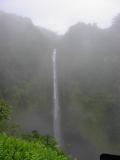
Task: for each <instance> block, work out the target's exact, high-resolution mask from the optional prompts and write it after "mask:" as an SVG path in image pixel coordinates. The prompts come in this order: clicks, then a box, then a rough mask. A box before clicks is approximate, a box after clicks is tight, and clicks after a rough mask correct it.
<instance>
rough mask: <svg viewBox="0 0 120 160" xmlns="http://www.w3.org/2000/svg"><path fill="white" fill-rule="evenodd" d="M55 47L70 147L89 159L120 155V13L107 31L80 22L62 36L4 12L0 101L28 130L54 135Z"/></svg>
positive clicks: (64, 128) (0, 21) (1, 18)
mask: <svg viewBox="0 0 120 160" xmlns="http://www.w3.org/2000/svg"><path fill="white" fill-rule="evenodd" d="M54 48H56V49H57V76H58V91H59V101H60V106H61V126H62V127H61V128H62V133H63V140H64V147H65V149H66V150H67V151H68V152H69V153H71V154H73V155H75V156H79V157H83V158H84V159H88V158H90V157H91V158H93V159H94V158H95V156H96V153H100V152H105V151H106V152H112V153H113V152H114V153H118V152H119V150H120V136H119V135H120V123H119V122H120V116H119V115H120V15H118V16H117V17H116V18H115V19H114V20H113V24H112V25H111V27H109V28H107V29H100V28H98V27H97V25H95V24H94V25H90V24H84V23H78V24H76V25H74V26H72V27H70V29H69V30H68V31H67V32H66V34H65V35H63V36H58V35H56V34H55V33H53V32H51V31H48V30H46V29H44V28H40V27H37V26H34V25H33V24H32V22H31V21H30V20H29V19H28V18H22V17H19V16H16V15H14V14H6V13H3V12H0V98H2V99H4V100H5V101H6V102H8V103H9V104H10V105H11V106H13V110H14V112H13V116H12V119H13V120H14V121H15V122H16V123H18V124H20V125H21V128H23V130H24V131H31V130H38V131H39V132H40V133H42V134H50V135H53V122H52V121H53V113H52V112H53V78H52V74H53V71H52V52H53V49H54ZM86 153H87V154H86Z"/></svg>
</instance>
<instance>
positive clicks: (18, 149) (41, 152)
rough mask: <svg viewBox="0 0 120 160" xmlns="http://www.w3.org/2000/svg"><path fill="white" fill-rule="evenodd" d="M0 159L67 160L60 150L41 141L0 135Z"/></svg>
mask: <svg viewBox="0 0 120 160" xmlns="http://www.w3.org/2000/svg"><path fill="white" fill-rule="evenodd" d="M0 159H1V160H68V159H69V158H68V157H67V156H66V155H65V154H64V153H61V152H58V151H57V150H54V149H53V148H51V147H48V146H46V145H44V144H43V143H41V142H40V141H39V142H37V141H36V142H35V141H31V142H29V141H27V140H22V139H17V138H13V137H8V136H7V135H5V134H4V135H0Z"/></svg>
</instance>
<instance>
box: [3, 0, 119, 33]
mask: <svg viewBox="0 0 120 160" xmlns="http://www.w3.org/2000/svg"><path fill="white" fill-rule="evenodd" d="M0 10H4V11H6V12H10V13H11V12H12V13H16V14H18V15H21V16H25V17H30V18H31V19H32V21H33V22H34V24H37V25H40V26H42V27H45V28H48V29H50V30H53V31H55V32H57V33H60V34H63V33H64V32H65V31H66V30H67V29H68V28H69V27H70V26H71V25H73V24H75V23H77V22H85V23H97V24H98V26H99V27H102V28H106V27H109V26H110V24H111V22H112V19H113V17H115V16H116V15H117V14H118V13H120V0H0Z"/></svg>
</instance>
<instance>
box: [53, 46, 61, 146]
mask: <svg viewBox="0 0 120 160" xmlns="http://www.w3.org/2000/svg"><path fill="white" fill-rule="evenodd" d="M56 53H57V51H56V49H54V50H53V55H52V59H53V104H54V108H53V129H54V137H55V139H56V140H57V142H58V145H59V146H61V143H62V141H61V140H62V138H61V125H60V106H59V98H58V86H57V70H56Z"/></svg>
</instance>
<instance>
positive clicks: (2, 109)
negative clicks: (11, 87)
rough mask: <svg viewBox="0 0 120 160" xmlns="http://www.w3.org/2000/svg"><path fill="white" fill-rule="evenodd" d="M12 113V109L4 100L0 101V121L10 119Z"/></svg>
mask: <svg viewBox="0 0 120 160" xmlns="http://www.w3.org/2000/svg"><path fill="white" fill-rule="evenodd" d="M10 113H11V107H10V105H8V104H7V103H6V102H5V101H4V100H3V99H0V121H2V120H5V119H8V118H9V116H10Z"/></svg>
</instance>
